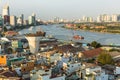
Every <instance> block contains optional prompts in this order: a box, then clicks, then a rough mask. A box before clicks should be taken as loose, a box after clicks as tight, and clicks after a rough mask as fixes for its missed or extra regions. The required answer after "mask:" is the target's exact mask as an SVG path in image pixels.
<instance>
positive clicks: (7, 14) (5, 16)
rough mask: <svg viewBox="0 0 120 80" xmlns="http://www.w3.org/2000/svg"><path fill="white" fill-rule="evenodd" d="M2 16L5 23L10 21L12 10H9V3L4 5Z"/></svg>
mask: <svg viewBox="0 0 120 80" xmlns="http://www.w3.org/2000/svg"><path fill="white" fill-rule="evenodd" d="M2 17H3V19H4V24H9V23H10V12H9V6H8V5H7V4H6V5H4V6H3V10H2Z"/></svg>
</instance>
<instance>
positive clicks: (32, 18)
mask: <svg viewBox="0 0 120 80" xmlns="http://www.w3.org/2000/svg"><path fill="white" fill-rule="evenodd" d="M28 23H29V25H36V15H35V14H34V13H33V14H32V16H29V17H28Z"/></svg>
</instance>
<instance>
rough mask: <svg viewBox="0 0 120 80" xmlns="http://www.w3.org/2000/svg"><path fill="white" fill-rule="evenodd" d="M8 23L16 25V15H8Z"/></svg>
mask: <svg viewBox="0 0 120 80" xmlns="http://www.w3.org/2000/svg"><path fill="white" fill-rule="evenodd" d="M10 25H11V26H14V27H15V26H16V16H10Z"/></svg>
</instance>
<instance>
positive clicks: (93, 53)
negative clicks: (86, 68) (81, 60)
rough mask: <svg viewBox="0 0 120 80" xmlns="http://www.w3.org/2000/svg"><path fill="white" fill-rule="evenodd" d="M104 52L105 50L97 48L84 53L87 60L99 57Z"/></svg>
mask: <svg viewBox="0 0 120 80" xmlns="http://www.w3.org/2000/svg"><path fill="white" fill-rule="evenodd" d="M102 51H103V50H102V49H101V48H97V49H93V50H89V51H84V52H82V53H83V55H84V56H85V57H86V58H92V57H96V56H98V55H99V54H100V53H101V52H102Z"/></svg>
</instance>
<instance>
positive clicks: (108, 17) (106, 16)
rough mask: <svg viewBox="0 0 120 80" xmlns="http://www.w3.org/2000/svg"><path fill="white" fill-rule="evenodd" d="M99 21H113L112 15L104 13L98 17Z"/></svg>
mask: <svg viewBox="0 0 120 80" xmlns="http://www.w3.org/2000/svg"><path fill="white" fill-rule="evenodd" d="M97 21H99V22H110V21H111V17H110V16H109V15H107V14H103V15H100V16H99V17H98V18H97Z"/></svg>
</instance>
